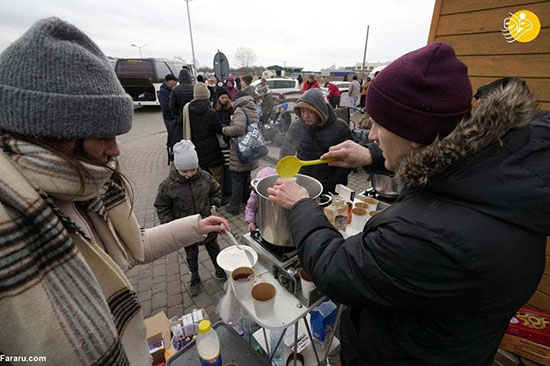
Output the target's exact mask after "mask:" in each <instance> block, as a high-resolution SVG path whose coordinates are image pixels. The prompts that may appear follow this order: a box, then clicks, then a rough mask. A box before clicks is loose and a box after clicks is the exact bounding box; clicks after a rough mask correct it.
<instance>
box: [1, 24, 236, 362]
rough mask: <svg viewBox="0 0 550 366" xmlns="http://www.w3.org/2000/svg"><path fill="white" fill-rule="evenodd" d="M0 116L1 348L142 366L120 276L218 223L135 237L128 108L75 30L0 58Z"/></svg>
mask: <svg viewBox="0 0 550 366" xmlns="http://www.w3.org/2000/svg"><path fill="white" fill-rule="evenodd" d="M0 106H1V108H0V146H1V151H0V171H1V172H2V175H1V177H0V223H1V224H0V238H1V239H0V244H1V245H0V247H1V251H0V264H1V268H2V271H0V324H2V328H3V329H4V330H5V331H3V332H2V334H1V335H0V350H2V353H3V354H5V355H21V354H26V355H34V356H45V357H46V359H47V361H48V363H49V364H52V365H99V364H101V365H132V366H133V365H143V366H145V365H147V366H148V365H151V359H150V355H149V349H148V346H147V341H146V338H145V327H144V323H143V314H142V312H141V308H140V304H139V302H138V300H137V297H136V294H135V292H134V289H133V288H132V285H131V284H130V282H129V281H128V279H127V278H126V276H125V274H124V273H125V271H127V270H128V269H130V268H132V267H133V266H136V265H139V264H142V263H150V262H153V261H154V260H156V259H158V258H161V257H163V256H165V255H166V254H169V253H171V252H173V251H176V250H178V249H180V248H182V247H185V246H187V245H190V244H193V243H195V242H197V241H201V240H202V239H203V237H204V235H205V234H207V233H209V232H220V233H222V232H223V226H225V227H228V222H227V221H226V220H225V219H223V218H220V217H216V216H211V217H208V218H205V219H203V218H201V217H200V216H199V215H195V216H190V217H185V218H182V219H178V220H175V221H172V222H170V223H167V224H164V225H160V226H157V227H154V228H151V229H142V228H140V227H139V224H138V223H137V220H136V218H135V215H134V213H133V212H132V205H131V202H130V199H129V198H128V194H127V193H128V189H127V188H126V187H128V186H127V185H125V184H123V181H122V180H121V178H120V177H121V175H120V174H119V172H118V164H117V156H118V155H119V154H120V151H119V148H118V145H117V141H116V136H117V135H120V134H123V133H126V132H128V131H129V130H130V128H131V124H132V113H133V112H132V100H131V98H130V97H129V96H128V95H127V94H126V93H125V92H124V89H123V88H122V86H121V85H120V83H119V81H118V80H117V78H116V75H115V73H114V71H113V70H112V68H111V66H110V65H109V62H108V60H107V58H106V57H105V56H104V54H103V53H102V52H101V50H100V49H99V47H98V46H97V45H96V44H95V43H94V42H93V41H92V40H91V39H90V38H89V37H88V36H86V35H85V34H84V33H83V32H81V31H80V30H79V29H77V28H76V27H75V26H73V25H71V24H69V23H66V22H64V21H62V20H60V19H58V18H48V19H43V20H40V21H38V22H37V23H36V24H34V25H33V26H32V27H31V28H30V29H29V30H28V31H27V32H26V33H25V34H24V35H23V36H21V37H20V38H19V39H18V40H16V41H15V42H14V43H13V44H11V45H10V46H9V47H8V48H7V49H6V50H5V51H4V52H3V53H2V54H1V55H0ZM222 224H223V226H222Z"/></svg>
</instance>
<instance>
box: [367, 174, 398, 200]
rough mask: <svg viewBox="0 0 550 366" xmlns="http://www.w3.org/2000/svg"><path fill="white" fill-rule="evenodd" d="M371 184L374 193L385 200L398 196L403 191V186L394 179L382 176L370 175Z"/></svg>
mask: <svg viewBox="0 0 550 366" xmlns="http://www.w3.org/2000/svg"><path fill="white" fill-rule="evenodd" d="M371 184H372V188H374V190H375V191H376V193H378V194H379V195H381V196H382V197H387V198H395V197H397V196H399V193H400V192H401V190H402V189H403V185H402V184H401V183H399V182H398V181H397V179H396V178H392V177H390V176H388V175H382V174H372V175H371Z"/></svg>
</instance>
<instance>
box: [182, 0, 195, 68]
mask: <svg viewBox="0 0 550 366" xmlns="http://www.w3.org/2000/svg"><path fill="white" fill-rule="evenodd" d="M184 1H185V3H186V4H187V19H188V20H189V35H190V36H191V53H192V54H193V69H195V72H197V65H196V63H195V46H194V45H193V31H192V30H191V14H190V13H189V2H190V1H191V0H184Z"/></svg>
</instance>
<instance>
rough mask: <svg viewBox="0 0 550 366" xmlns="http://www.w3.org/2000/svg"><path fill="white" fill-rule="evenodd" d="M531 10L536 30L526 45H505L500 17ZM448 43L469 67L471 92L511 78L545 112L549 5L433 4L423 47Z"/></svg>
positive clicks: (549, 89)
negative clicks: (524, 84) (525, 86)
mask: <svg viewBox="0 0 550 366" xmlns="http://www.w3.org/2000/svg"><path fill="white" fill-rule="evenodd" d="M524 9H525V10H530V11H532V12H534V13H535V14H536V15H537V16H538V18H539V20H540V22H541V31H540V34H539V35H538V37H537V38H536V39H534V40H533V41H531V42H528V43H521V42H517V41H516V42H514V43H506V41H505V39H504V36H503V35H502V33H501V29H502V28H503V21H504V18H506V17H508V16H509V13H510V12H512V13H514V12H516V11H518V10H524ZM433 41H441V42H446V43H449V44H450V45H452V46H453V48H454V49H455V51H456V53H457V55H458V57H459V58H460V59H461V60H462V61H463V62H464V63H465V64H466V65H467V66H468V75H469V76H470V81H471V82H472V88H473V91H474V93H475V91H476V90H477V88H478V87H479V86H481V85H484V84H487V83H489V82H491V81H493V80H495V79H498V78H501V77H505V76H511V77H519V78H521V79H524V80H525V81H527V84H528V85H529V88H530V89H531V91H532V92H533V93H534V94H535V95H536V97H537V100H538V101H539V105H540V108H541V109H547V110H550V1H548V0H546V1H541V0H532V1H527V0H483V1H482V0H436V2H435V8H434V14H433V18H432V25H431V28H430V35H429V37H428V43H430V42H433Z"/></svg>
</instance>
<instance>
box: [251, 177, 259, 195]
mask: <svg viewBox="0 0 550 366" xmlns="http://www.w3.org/2000/svg"><path fill="white" fill-rule="evenodd" d="M259 181H260V180H259V179H252V180H251V181H250V185H251V186H252V188H253V189H254V191H255V192H256V193H258V182H259Z"/></svg>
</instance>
